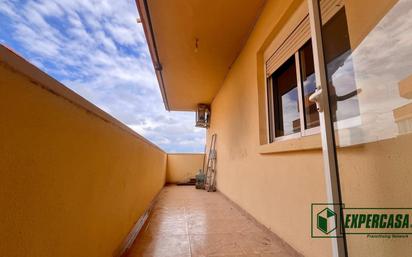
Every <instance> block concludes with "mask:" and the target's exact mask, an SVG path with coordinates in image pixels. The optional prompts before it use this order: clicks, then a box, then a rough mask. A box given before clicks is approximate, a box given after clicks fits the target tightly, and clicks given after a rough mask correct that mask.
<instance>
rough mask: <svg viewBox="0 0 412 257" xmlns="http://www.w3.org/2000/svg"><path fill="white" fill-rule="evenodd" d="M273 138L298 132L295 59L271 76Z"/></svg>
mask: <svg viewBox="0 0 412 257" xmlns="http://www.w3.org/2000/svg"><path fill="white" fill-rule="evenodd" d="M272 86H273V92H274V101H275V103H274V106H275V136H276V137H280V136H286V135H290V134H293V133H296V132H299V131H300V118H299V108H298V106H299V105H298V91H297V80H296V66H295V58H294V57H292V58H290V59H289V60H288V61H287V62H285V63H284V64H283V65H282V66H281V67H280V68H279V69H278V70H277V71H276V72H275V73H274V74H273V75H272Z"/></svg>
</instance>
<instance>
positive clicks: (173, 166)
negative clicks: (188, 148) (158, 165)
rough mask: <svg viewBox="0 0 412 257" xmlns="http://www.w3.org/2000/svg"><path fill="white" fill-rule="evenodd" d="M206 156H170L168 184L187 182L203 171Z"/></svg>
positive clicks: (167, 172)
mask: <svg viewBox="0 0 412 257" xmlns="http://www.w3.org/2000/svg"><path fill="white" fill-rule="evenodd" d="M203 157H204V154H185V153H182V154H179V153H177V154H168V155H167V171H166V182H167V183H178V182H185V181H187V180H188V179H190V178H194V177H195V175H196V174H197V173H198V171H199V169H202V165H203Z"/></svg>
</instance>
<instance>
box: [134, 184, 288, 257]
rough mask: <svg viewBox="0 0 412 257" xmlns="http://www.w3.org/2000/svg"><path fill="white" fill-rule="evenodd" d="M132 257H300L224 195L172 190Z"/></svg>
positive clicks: (159, 203)
mask: <svg viewBox="0 0 412 257" xmlns="http://www.w3.org/2000/svg"><path fill="white" fill-rule="evenodd" d="M158 199H159V200H158V201H157V203H156V205H155V207H154V209H153V212H152V214H151V216H150V218H149V220H148V222H147V223H146V224H145V226H144V227H143V229H142V231H141V233H140V234H139V235H138V237H137V239H136V241H135V242H134V243H133V245H132V247H131V248H130V250H129V252H128V255H127V256H128V257H137V256H145V257H146V256H150V257H152V256H153V257H190V256H194V257H201V256H232V257H234V256H243V257H246V256H250V257H258V256H260V257H272V256H273V257H289V256H296V255H295V253H294V252H293V251H291V250H290V248H289V247H287V246H284V245H283V244H282V242H281V241H280V240H278V239H277V238H276V237H275V236H273V235H272V234H271V233H269V232H268V231H266V230H264V229H262V228H261V226H258V225H256V224H255V223H254V221H252V220H250V219H249V218H248V217H247V216H245V215H244V214H243V212H241V211H239V210H238V209H237V208H236V207H235V206H233V204H232V203H231V202H230V201H228V200H227V199H226V198H225V197H224V196H222V195H221V194H220V193H217V192H215V193H208V192H206V191H204V190H196V189H195V188H194V187H192V186H168V187H165V188H164V189H163V191H162V192H161V193H160V195H159V198H158Z"/></svg>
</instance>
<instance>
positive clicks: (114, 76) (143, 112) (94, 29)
mask: <svg viewBox="0 0 412 257" xmlns="http://www.w3.org/2000/svg"><path fill="white" fill-rule="evenodd" d="M3 2H4V3H3ZM137 16H138V12H137V9H136V6H134V3H133V1H128V0H121V1H109V0H89V1H84V0H59V1H58V0H47V1H46V0H33V1H29V2H28V3H26V2H25V1H13V0H3V1H2V4H1V5H0V21H1V22H2V24H1V26H2V28H3V27H7V28H9V29H10V31H12V33H11V35H7V36H6V37H5V38H1V41H2V42H6V43H7V44H8V45H10V46H11V47H17V48H19V49H23V50H22V51H21V54H22V55H24V56H25V57H26V58H27V59H29V60H30V61H32V62H33V63H36V64H37V65H38V66H40V67H41V68H42V69H44V70H45V71H46V72H47V73H49V74H50V75H52V76H54V77H55V78H57V79H58V80H60V81H61V82H63V84H65V85H67V86H68V87H70V88H72V89H73V90H75V91H76V92H77V93H79V94H80V95H82V96H83V97H85V98H86V99H88V100H90V101H91V102H93V103H94V104H96V105H97V106H99V107H100V108H102V109H103V110H105V111H106V112H108V113H110V114H112V115H113V116H115V117H116V118H118V119H119V120H121V121H123V122H124V123H125V124H127V125H129V126H130V127H131V128H132V129H134V130H136V131H137V132H138V133H140V134H142V135H143V136H145V137H147V138H149V139H150V140H152V141H153V142H154V143H156V144H158V145H159V146H161V147H162V148H163V149H165V150H167V151H186V152H190V151H197V152H199V151H202V150H203V144H204V138H205V132H204V130H201V129H197V128H194V114H193V113H180V112H178V113H169V112H166V111H165V110H164V107H163V102H162V99H161V96H160V92H159V88H158V84H157V81H156V78H155V74H154V71H153V67H152V64H151V59H150V55H149V53H148V49H147V46H146V42H145V39H144V33H143V29H142V27H141V25H139V24H137V22H136V17H137ZM3 21H6V22H3ZM0 35H2V34H0Z"/></svg>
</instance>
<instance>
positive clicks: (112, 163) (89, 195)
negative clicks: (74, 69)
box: [0, 47, 166, 257]
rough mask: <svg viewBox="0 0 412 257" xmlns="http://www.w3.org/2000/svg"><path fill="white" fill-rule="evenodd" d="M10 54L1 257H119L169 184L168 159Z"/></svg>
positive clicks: (3, 91) (0, 96)
mask: <svg viewBox="0 0 412 257" xmlns="http://www.w3.org/2000/svg"><path fill="white" fill-rule="evenodd" d="M1 51H2V52H1V54H2V55H3V53H4V51H7V50H4V48H3V47H2V49H1ZM1 57H2V62H1V65H0V117H1V121H0V156H1V157H0V256H7V257H24V256H30V257H35V256H39V257H48V256H50V257H56V256H59V257H64V256H67V257H73V256H84V257H86V256H87V257H112V256H117V255H118V254H119V251H120V249H119V247H120V246H121V245H122V242H123V240H124V239H125V238H126V236H127V235H128V233H129V231H130V230H131V229H132V227H133V225H134V224H135V222H136V221H137V220H138V219H139V217H140V216H141V215H142V214H143V213H144V211H145V210H146V208H147V207H148V205H149V204H150V202H151V201H152V199H153V198H154V197H155V196H156V194H157V193H158V192H159V191H160V190H161V188H162V187H163V185H164V183H165V172H166V153H165V152H163V151H162V150H160V149H159V148H157V147H156V146H154V145H153V144H151V143H149V142H148V141H146V140H144V139H143V138H141V137H140V136H138V135H137V134H134V133H133V132H132V131H130V130H128V129H127V128H125V126H124V127H122V126H119V125H118V122H117V121H115V120H114V119H113V118H110V117H109V116H108V115H107V114H105V116H104V115H103V116H99V115H100V114H101V113H100V114H98V115H97V114H96V113H94V112H92V111H90V110H86V109H85V108H83V107H82V105H84V104H85V102H86V101H84V99H83V100H81V99H80V97H78V96H75V97H78V99H80V100H79V101H77V100H75V102H73V98H71V100H70V99H67V98H65V97H64V96H62V95H59V93H58V92H56V91H54V89H56V90H57V91H58V90H63V91H64V90H66V91H67V89H64V88H63V87H62V86H61V85H59V84H58V83H57V82H54V85H52V86H53V88H54V89H53V88H50V87H49V86H47V85H43V84H41V83H39V82H38V81H35V79H33V78H29V77H27V76H25V75H22V74H21V73H19V72H17V71H16V70H12V69H11V68H10V67H9V66H7V65H6V64H5V63H4V62H3V57H4V56H1ZM9 57H10V56H9ZM9 57H7V58H9ZM4 58H6V57H4ZM17 59H18V58H17ZM19 62H20V63H24V61H23V60H21V59H19V60H18V63H19ZM17 66H18V65H17ZM27 67H29V68H28V70H36V69H34V68H33V67H30V65H28V64H27V65H26V64H25V67H23V69H25V68H27ZM26 72H27V70H26ZM37 73H39V71H38V70H37ZM39 77H42V78H44V77H46V75H45V74H43V75H41V76H39ZM46 80H47V79H46ZM47 81H49V82H50V81H52V79H50V78H49V79H48V80H47ZM73 95H74V93H72V96H73ZM89 105H91V104H89ZM94 108H95V107H94ZM96 112H97V111H96Z"/></svg>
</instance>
